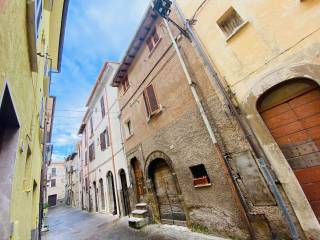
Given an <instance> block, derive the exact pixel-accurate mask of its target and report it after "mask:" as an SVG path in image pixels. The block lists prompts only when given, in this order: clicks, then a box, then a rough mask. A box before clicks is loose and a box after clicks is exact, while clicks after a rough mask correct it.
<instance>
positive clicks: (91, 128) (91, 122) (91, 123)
mask: <svg viewBox="0 0 320 240" xmlns="http://www.w3.org/2000/svg"><path fill="white" fill-rule="evenodd" d="M90 133H91V135H92V134H93V119H92V117H91V118H90Z"/></svg>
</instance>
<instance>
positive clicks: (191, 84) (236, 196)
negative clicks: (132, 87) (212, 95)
mask: <svg viewBox="0 0 320 240" xmlns="http://www.w3.org/2000/svg"><path fill="white" fill-rule="evenodd" d="M163 20H164V23H165V25H166V27H167V30H168V33H169V36H170V39H171V41H172V44H173V47H174V49H175V51H176V53H177V56H178V58H179V61H180V64H181V67H182V69H183V72H184V74H185V76H186V78H187V81H188V85H189V87H190V90H191V92H192V95H193V98H194V100H195V102H196V104H197V107H198V110H199V112H200V115H201V117H202V120H203V122H204V124H205V126H206V128H207V131H208V133H209V135H210V138H211V141H212V143H213V145H214V148H215V152H216V153H217V156H218V159H219V161H220V163H221V165H222V167H223V170H224V174H225V176H226V177H227V179H228V183H229V185H230V188H231V190H232V195H233V197H234V200H235V201H236V204H237V205H238V208H239V210H240V212H241V215H242V218H243V219H244V220H245V222H246V225H247V227H248V230H249V232H250V236H251V238H252V239H256V236H255V232H254V230H253V227H252V226H251V223H250V221H249V219H248V216H247V214H246V210H245V209H244V207H243V204H242V202H241V197H240V196H239V193H238V191H237V189H236V187H235V185H234V182H233V180H232V178H231V174H230V168H229V167H228V165H227V163H226V160H225V158H224V156H223V153H222V151H221V148H220V146H219V144H218V142H217V139H216V137H215V135H214V132H213V130H212V127H211V125H210V123H209V120H208V117H207V115H206V113H205V111H204V108H203V106H202V104H201V101H200V98H199V95H198V93H197V91H196V89H195V83H194V82H193V81H192V78H191V76H190V73H189V71H188V69H187V66H186V63H185V61H184V60H183V57H182V55H181V53H180V50H179V47H178V44H177V42H176V40H175V38H174V36H173V34H172V32H171V29H170V27H169V24H168V21H167V20H166V19H163Z"/></svg>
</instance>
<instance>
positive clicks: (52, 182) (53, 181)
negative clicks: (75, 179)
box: [51, 179, 56, 187]
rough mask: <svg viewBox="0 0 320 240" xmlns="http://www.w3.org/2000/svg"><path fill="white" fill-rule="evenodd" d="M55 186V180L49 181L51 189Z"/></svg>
mask: <svg viewBox="0 0 320 240" xmlns="http://www.w3.org/2000/svg"><path fill="white" fill-rule="evenodd" d="M55 186H56V179H51V187H55Z"/></svg>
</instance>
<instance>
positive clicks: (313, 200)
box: [257, 78, 320, 220]
mask: <svg viewBox="0 0 320 240" xmlns="http://www.w3.org/2000/svg"><path fill="white" fill-rule="evenodd" d="M257 108H258V111H259V113H260V115H261V117H262V118H263V120H264V122H265V123H266V125H267V127H268V128H269V130H270V133H271V134H272V136H273V137H274V139H275V141H276V142H277V143H278V145H279V147H280V149H281V151H282V153H283V154H284V156H285V157H286V159H287V161H288V163H289V165H290V166H291V168H292V170H293V172H294V173H295V175H296V177H297V179H298V181H299V183H300V185H301V187H302V189H303V191H304V193H305V195H306V197H307V199H308V201H309V203H310V205H311V207H312V209H313V211H314V213H315V215H316V217H317V218H318V220H320V87H319V85H318V84H316V83H315V82H314V81H311V80H309V79H306V78H297V79H292V80H288V81H285V82H283V83H281V84H278V85H276V86H275V87H273V88H271V89H270V90H268V91H267V92H266V93H264V94H263V95H262V96H261V97H260V98H259V101H258V104H257Z"/></svg>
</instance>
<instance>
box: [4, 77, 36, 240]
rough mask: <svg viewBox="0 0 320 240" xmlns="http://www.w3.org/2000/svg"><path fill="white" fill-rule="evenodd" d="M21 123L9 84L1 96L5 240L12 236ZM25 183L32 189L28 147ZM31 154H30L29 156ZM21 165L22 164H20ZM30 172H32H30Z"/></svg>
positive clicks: (5, 86)
mask: <svg viewBox="0 0 320 240" xmlns="http://www.w3.org/2000/svg"><path fill="white" fill-rule="evenodd" d="M19 131H20V123H19V118H18V114H17V112H16V108H15V105H14V101H13V97H12V95H11V92H10V89H9V86H8V84H7V83H5V85H4V89H3V92H2V93H1V95H0V189H1V192H0V205H1V206H0V215H1V218H0V232H1V233H2V237H3V238H4V239H9V236H10V228H11V227H10V226H11V224H10V203H11V202H12V201H11V193H12V184H13V177H14V168H15V164H16V154H17V151H18V142H19ZM26 149H27V151H26V150H24V151H25V152H26V153H25V154H26V161H25V163H24V164H25V167H24V168H25V178H26V180H27V181H25V183H26V184H27V185H28V186H25V187H28V188H29V187H32V181H31V168H29V167H26V166H29V165H30V166H31V157H29V156H31V151H29V147H28V146H26ZM29 153H30V154H29ZM20 164H21V163H20ZM29 170H30V171H29Z"/></svg>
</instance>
